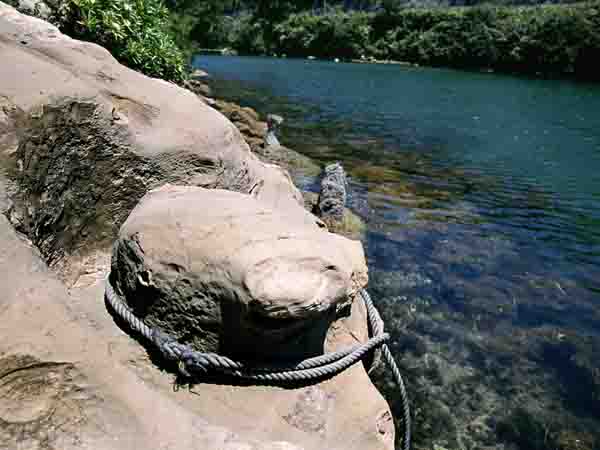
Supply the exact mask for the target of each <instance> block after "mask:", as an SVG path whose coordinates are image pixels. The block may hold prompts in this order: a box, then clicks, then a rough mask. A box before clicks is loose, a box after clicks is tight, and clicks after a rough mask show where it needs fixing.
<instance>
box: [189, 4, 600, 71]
mask: <svg viewBox="0 0 600 450" xmlns="http://www.w3.org/2000/svg"><path fill="white" fill-rule="evenodd" d="M210 3H212V2H211V1H204V2H195V6H194V8H195V9H190V10H186V9H185V8H183V9H181V8H180V9H179V10H178V14H183V15H186V14H188V13H189V15H191V16H192V17H194V18H195V19H194V20H196V24H197V26H196V27H195V30H196V31H195V32H194V33H190V34H189V35H188V38H189V39H190V40H193V41H196V42H198V43H199V44H200V46H202V47H213V48H216V47H230V48H234V49H236V50H238V51H239V52H240V53H243V54H277V55H282V54H284V55H287V56H297V57H306V56H315V57H321V58H336V57H337V58H344V59H361V58H374V59H378V60H396V61H404V62H410V63H415V64H421V65H427V66H444V67H456V68H469V69H492V70H497V71H502V72H516V73H527V74H544V75H559V76H563V75H567V76H572V77H576V78H587V79H591V78H596V79H598V78H599V77H600V73H599V72H598V71H597V70H595V69H594V63H595V61H596V59H598V57H600V2H599V1H598V0H595V1H593V2H589V3H576V4H563V5H538V6H494V5H483V6H474V7H450V8H444V7H435V8H405V7H402V3H401V2H397V1H389V2H364V3H365V4H367V3H370V5H368V6H374V5H375V6H378V7H377V8H374V7H372V8H368V7H367V8H366V11H361V10H354V9H352V8H349V7H347V8H342V7H341V6H340V7H338V8H330V9H327V10H326V11H325V12H324V10H323V8H317V9H315V7H314V5H315V4H316V3H321V4H322V3H323V2H312V1H308V2H307V1H296V2H294V1H276V2H266V3H269V4H270V5H271V7H270V8H267V7H266V6H265V5H264V4H265V2H264V1H257V2H245V3H244V4H245V5H246V7H245V8H244V7H243V5H242V6H240V5H241V3H240V2H221V3H220V4H221V6H220V7H219V8H212V9H210V8H207V6H206V5H207V4H210ZM331 3H333V2H331ZM338 3H339V2H338ZM346 3H352V2H346ZM354 3H356V4H360V3H361V2H354ZM463 3H465V2H463ZM467 3H474V2H467ZM201 5H204V9H202V8H201ZM248 5H249V6H248ZM311 5H312V6H311ZM201 9H202V11H204V13H202V14H197V13H195V12H194V11H199V10H201ZM359 9H364V5H363V6H361V8H359ZM186 11H187V12H186ZM210 17H213V18H214V20H211V19H210ZM203 23H210V24H211V25H210V26H209V25H202V24H203ZM211 27H212V28H211ZM209 29H210V30H212V31H210V32H209V33H208V35H207V34H206V33H205V34H202V33H201V32H199V30H209Z"/></svg>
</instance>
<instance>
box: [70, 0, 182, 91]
mask: <svg viewBox="0 0 600 450" xmlns="http://www.w3.org/2000/svg"><path fill="white" fill-rule="evenodd" d="M59 26H60V27H61V28H62V29H63V31H64V32H66V33H67V34H69V35H71V36H73V37H76V38H78V39H83V40H88V41H91V42H95V43H97V44H100V45H102V46H104V47H106V49H108V50H109V51H110V52H111V53H112V54H113V55H114V56H115V58H117V59H118V60H119V61H120V62H122V63H123V64H125V65H127V66H129V67H131V68H132V69H135V70H139V71H140V72H143V73H145V74H146V75H149V76H152V77H157V78H164V79H165V80H169V81H173V82H182V81H183V79H184V77H185V75H184V74H185V64H184V62H185V59H184V56H183V53H182V52H181V50H180V49H179V48H178V47H177V45H176V44H175V41H174V39H173V37H172V35H171V34H170V32H169V13H168V11H167V9H166V8H165V6H164V5H163V4H162V2H161V1H160V0H66V1H65V4H64V5H63V7H62V11H61V15H60V20H59Z"/></svg>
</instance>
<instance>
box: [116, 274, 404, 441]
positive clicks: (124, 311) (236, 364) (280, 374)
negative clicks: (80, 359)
mask: <svg viewBox="0 0 600 450" xmlns="http://www.w3.org/2000/svg"><path fill="white" fill-rule="evenodd" d="M360 296H361V298H362V299H363V302H364V303H365V306H366V308H367V318H368V321H369V325H370V327H371V331H372V335H373V336H372V337H371V338H370V339H369V340H368V341H367V342H365V343H363V344H360V345H357V346H354V347H350V348H347V349H344V350H339V351H336V352H332V353H327V354H325V355H321V356H317V357H314V358H309V359H305V360H304V361H301V362H299V363H293V364H287V365H286V364H280V365H273V366H265V367H255V366H252V365H248V364H247V363H244V362H240V361H235V360H232V359H230V358H227V357H226V356H222V355H218V354H216V353H203V352H198V351H195V350H193V349H192V348H190V347H189V346H187V345H183V344H180V343H179V342H177V341H176V340H175V339H174V338H173V337H172V336H169V335H168V334H166V333H163V332H162V331H160V330H159V329H157V328H152V327H150V326H148V325H146V324H145V323H144V322H143V321H142V320H141V319H139V318H138V317H136V316H135V315H134V314H133V312H131V310H130V309H129V308H128V307H127V305H126V304H125V302H124V301H123V299H122V298H121V297H120V295H119V294H117V292H116V291H115V290H114V288H113V286H112V285H111V283H110V280H109V279H108V278H107V279H106V290H105V298H106V301H107V302H108V304H109V305H110V307H111V308H112V310H113V311H114V312H115V313H116V314H117V316H118V317H120V318H121V319H123V320H124V321H125V322H126V323H127V325H128V326H129V327H130V328H131V329H132V330H134V331H136V332H137V333H139V334H140V335H142V336H143V337H144V338H146V339H147V340H148V341H149V342H152V343H153V344H154V345H155V347H156V348H157V349H158V350H159V351H160V352H161V354H162V355H163V356H164V357H165V359H167V360H169V361H174V362H176V363H177V365H178V368H179V372H180V373H181V374H182V375H184V376H186V377H192V376H197V375H202V374H206V373H208V372H210V371H217V372H220V373H223V374H226V375H229V376H233V377H236V378H240V379H244V380H250V381H255V382H262V383H279V384H284V383H291V382H306V381H311V380H321V379H323V378H327V377H331V376H333V375H337V374H338V373H340V372H342V371H344V370H345V369H347V368H349V367H350V366H352V365H354V364H356V363H357V362H358V361H360V360H362V359H363V358H364V357H365V356H366V355H367V354H369V353H370V352H372V351H373V350H375V349H377V348H381V350H382V354H383V357H384V360H385V362H386V363H387V364H388V365H389V367H390V369H391V370H392V375H393V377H394V380H395V382H396V384H397V385H398V388H399V389H400V400H401V402H402V409H403V410H402V415H403V417H402V420H403V428H404V436H403V440H402V444H403V446H402V448H403V450H409V449H410V439H411V436H410V426H411V424H410V408H409V403H408V395H407V394H406V387H405V385H404V381H403V380H402V375H401V374H400V369H398V366H397V365H396V362H395V361H394V358H393V356H392V353H391V352H390V349H389V348H388V346H387V344H386V341H387V340H388V339H389V337H390V336H389V334H387V333H385V332H384V329H383V327H384V324H383V320H381V316H380V315H379V312H378V311H377V308H376V307H375V305H374V304H373V301H372V300H371V297H370V296H369V293H368V292H367V291H366V290H365V289H361V290H360Z"/></svg>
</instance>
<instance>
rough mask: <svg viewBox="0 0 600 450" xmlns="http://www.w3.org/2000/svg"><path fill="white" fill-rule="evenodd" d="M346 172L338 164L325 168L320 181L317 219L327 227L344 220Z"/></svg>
mask: <svg viewBox="0 0 600 450" xmlns="http://www.w3.org/2000/svg"><path fill="white" fill-rule="evenodd" d="M346 200H347V194H346V172H345V171H344V168H343V167H342V165H341V164H340V163H335V164H330V165H328V166H327V167H325V170H324V173H323V178H322V180H321V192H320V193H319V201H318V211H319V217H321V219H322V220H323V221H324V222H325V223H326V224H327V225H329V226H335V225H336V224H340V223H341V222H342V221H343V220H344V208H345V207H346Z"/></svg>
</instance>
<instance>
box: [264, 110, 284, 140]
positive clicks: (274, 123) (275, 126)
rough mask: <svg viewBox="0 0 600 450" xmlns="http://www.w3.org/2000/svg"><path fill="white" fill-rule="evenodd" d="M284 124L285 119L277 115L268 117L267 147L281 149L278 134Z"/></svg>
mask: <svg viewBox="0 0 600 450" xmlns="http://www.w3.org/2000/svg"><path fill="white" fill-rule="evenodd" d="M282 123H283V117H281V116H278V115H276V114H269V115H267V136H266V137H265V146H275V147H279V146H280V145H281V144H280V143H279V140H278V139H277V132H278V130H279V127H280V126H281V124H282Z"/></svg>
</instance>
